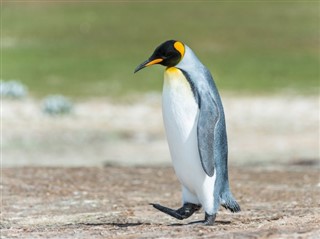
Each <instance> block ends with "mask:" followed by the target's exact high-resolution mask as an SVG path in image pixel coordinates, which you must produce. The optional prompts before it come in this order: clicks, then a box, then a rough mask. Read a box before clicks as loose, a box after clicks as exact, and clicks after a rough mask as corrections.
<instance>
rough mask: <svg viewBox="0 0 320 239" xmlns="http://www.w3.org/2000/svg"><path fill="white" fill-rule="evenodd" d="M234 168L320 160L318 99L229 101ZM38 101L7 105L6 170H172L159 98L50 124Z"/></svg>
mask: <svg viewBox="0 0 320 239" xmlns="http://www.w3.org/2000/svg"><path fill="white" fill-rule="evenodd" d="M223 102H224V105H225V112H226V118H227V127H228V136H229V137H228V138H229V152H230V154H229V155H230V157H229V158H230V163H231V164H233V165H243V164H247V163H249V164H261V163H271V162H275V163H282V162H287V161H290V160H296V161H301V160H302V161H303V160H317V159H318V158H319V97H316V96H310V97H304V96H285V97H282V96H265V97H243V96H239V97H236V96H228V95H227V96H224V97H223ZM40 103H41V102H38V101H35V100H32V99H27V100H23V101H10V100H3V101H2V115H1V118H2V156H3V157H2V159H3V162H2V163H3V166H5V167H7V166H8V167H11V166H23V165H43V166H99V165H100V166H101V165H104V164H118V165H119V164H120V165H146V164H148V165H168V164H170V155H169V151H168V147H167V142H166V138H165V134H164V129H163V123H162V114H161V98H160V96H159V95H149V96H144V97H141V100H140V101H134V102H132V103H121V104H119V103H114V102H111V101H108V100H103V99H97V100H90V101H86V102H78V103H76V104H75V109H74V112H73V114H72V115H69V116H63V117H50V116H47V115H44V114H43V113H41V110H40V107H41V105H40Z"/></svg>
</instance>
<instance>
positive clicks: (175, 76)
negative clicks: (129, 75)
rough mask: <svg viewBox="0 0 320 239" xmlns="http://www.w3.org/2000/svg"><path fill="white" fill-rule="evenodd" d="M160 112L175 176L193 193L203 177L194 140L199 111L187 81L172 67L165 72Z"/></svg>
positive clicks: (196, 141) (196, 143) (195, 140)
mask: <svg viewBox="0 0 320 239" xmlns="http://www.w3.org/2000/svg"><path fill="white" fill-rule="evenodd" d="M162 111H163V120H164V125H165V129H166V134H167V139H168V143H169V149H170V154H171V158H172V163H173V167H174V169H175V172H176V175H177V177H178V178H179V180H180V182H181V183H182V184H183V185H184V186H186V187H187V188H188V189H189V190H190V191H195V188H196V187H197V185H196V183H197V182H196V181H198V180H202V179H203V178H204V177H205V173H204V171H203V170H202V166H201V162H200V156H199V151H198V140H197V120H198V114H199V109H198V105H197V103H196V101H195V98H194V96H193V93H192V90H191V87H190V85H189V83H188V81H187V80H186V78H185V77H184V75H183V73H182V72H181V71H180V70H178V69H176V68H173V69H168V70H167V71H166V72H165V76H164V86H163V93H162ZM194 176H195V177H194ZM195 178H196V179H197V180H195ZM198 184H199V183H198Z"/></svg>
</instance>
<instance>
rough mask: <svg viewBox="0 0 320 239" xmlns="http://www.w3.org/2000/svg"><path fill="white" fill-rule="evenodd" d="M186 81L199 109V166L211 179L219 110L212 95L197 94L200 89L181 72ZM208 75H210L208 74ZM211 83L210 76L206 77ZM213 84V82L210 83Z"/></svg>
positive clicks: (204, 92) (205, 91)
mask: <svg viewBox="0 0 320 239" xmlns="http://www.w3.org/2000/svg"><path fill="white" fill-rule="evenodd" d="M180 70H181V69H180ZM181 71H182V73H183V74H184V76H185V77H186V79H187V80H188V82H189V84H190V86H191V90H192V92H193V95H194V97H195V100H196V102H197V104H198V107H199V117H198V124H197V135H198V148H199V154H200V160H201V165H202V168H203V170H204V171H205V173H206V174H207V175H208V176H210V177H212V176H213V174H214V165H215V162H214V134H215V130H214V129H215V126H216V123H217V122H218V119H219V109H218V106H217V103H216V102H215V100H214V98H213V96H212V94H211V93H210V91H208V88H209V87H210V85H209V87H208V88H207V87H206V86H204V88H206V90H204V91H202V92H199V91H200V90H201V88H199V87H195V85H194V84H195V83H194V82H193V81H192V80H191V78H190V76H189V74H188V73H187V72H186V71H184V70H181ZM208 74H210V73H208ZM207 77H208V78H209V79H210V80H211V81H212V78H211V75H208V76H207ZM212 82H213V81H212Z"/></svg>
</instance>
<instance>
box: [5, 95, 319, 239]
mask: <svg viewBox="0 0 320 239" xmlns="http://www.w3.org/2000/svg"><path fill="white" fill-rule="evenodd" d="M223 102H224V106H225V112H226V120H227V128H228V138H229V152H230V153H229V165H230V172H229V173H230V181H231V186H232V187H231V188H232V191H233V194H234V195H235V197H236V198H237V200H238V202H239V203H240V205H241V208H242V212H241V213H238V214H232V213H230V212H228V211H226V210H225V209H223V208H221V209H220V211H219V214H218V216H217V220H216V224H215V225H214V226H212V227H204V226H201V225H188V223H190V222H192V221H196V220H201V219H203V217H204V213H203V211H202V212H200V213H198V214H195V215H193V216H192V217H191V218H189V219H187V220H185V221H178V220H176V219H173V218H170V217H169V216H167V215H164V214H162V213H160V212H159V211H156V210H155V209H153V208H152V206H150V205H149V203H160V204H162V205H166V206H169V207H172V208H178V207H179V206H180V202H181V192H180V185H179V183H178V181H177V179H176V177H175V175H174V172H173V169H172V168H171V166H170V164H171V163H170V155H169V151H168V145H167V142H166V137H165V134H164V129H163V123H162V116H161V99H160V95H158V94H151V95H146V96H144V97H141V98H140V99H139V100H137V101H132V102H131V101H130V102H115V101H112V100H111V101H110V100H108V99H106V100H104V99H92V100H87V101H85V102H75V105H74V110H73V112H72V114H70V115H65V116H57V117H50V116H48V115H45V114H44V113H42V112H41V102H40V101H38V100H35V99H29V98H27V99H23V100H20V101H15V100H7V99H5V100H3V101H2V102H1V126H2V127H1V154H0V156H1V160H0V161H1V166H2V171H1V185H0V187H1V188H0V189H1V190H0V192H1V195H0V196H1V203H2V204H1V227H0V229H1V238H32V239H33V238H59V239H60V238H67V239H68V238H80V239H81V238H83V239H87V238H90V239H91V238H319V235H320V178H319V176H320V174H319V173H320V172H319V170H320V165H319V162H320V161H319V116H320V114H319V97H318V96H294V95H291V96H290V95H284V96H283V95H278V96H250V97H248V96H228V95H227V96H225V95H224V97H223Z"/></svg>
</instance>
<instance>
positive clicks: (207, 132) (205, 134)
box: [197, 94, 219, 177]
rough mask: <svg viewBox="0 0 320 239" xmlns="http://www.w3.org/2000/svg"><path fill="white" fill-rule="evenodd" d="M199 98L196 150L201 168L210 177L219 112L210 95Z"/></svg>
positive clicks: (212, 168) (212, 172) (212, 171)
mask: <svg viewBox="0 0 320 239" xmlns="http://www.w3.org/2000/svg"><path fill="white" fill-rule="evenodd" d="M199 98H200V99H199V100H200V104H199V106H200V110H199V111H200V112H199V117H198V125H197V133H198V134H197V135H198V148H199V154H200V159H201V164H202V168H203V170H204V171H205V172H206V174H207V175H208V176H210V177H212V176H213V174H214V132H215V126H216V123H217V121H218V118H219V111H218V107H217V104H216V102H215V100H214V99H213V97H212V96H211V94H202V95H201V96H200V97H199Z"/></svg>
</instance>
